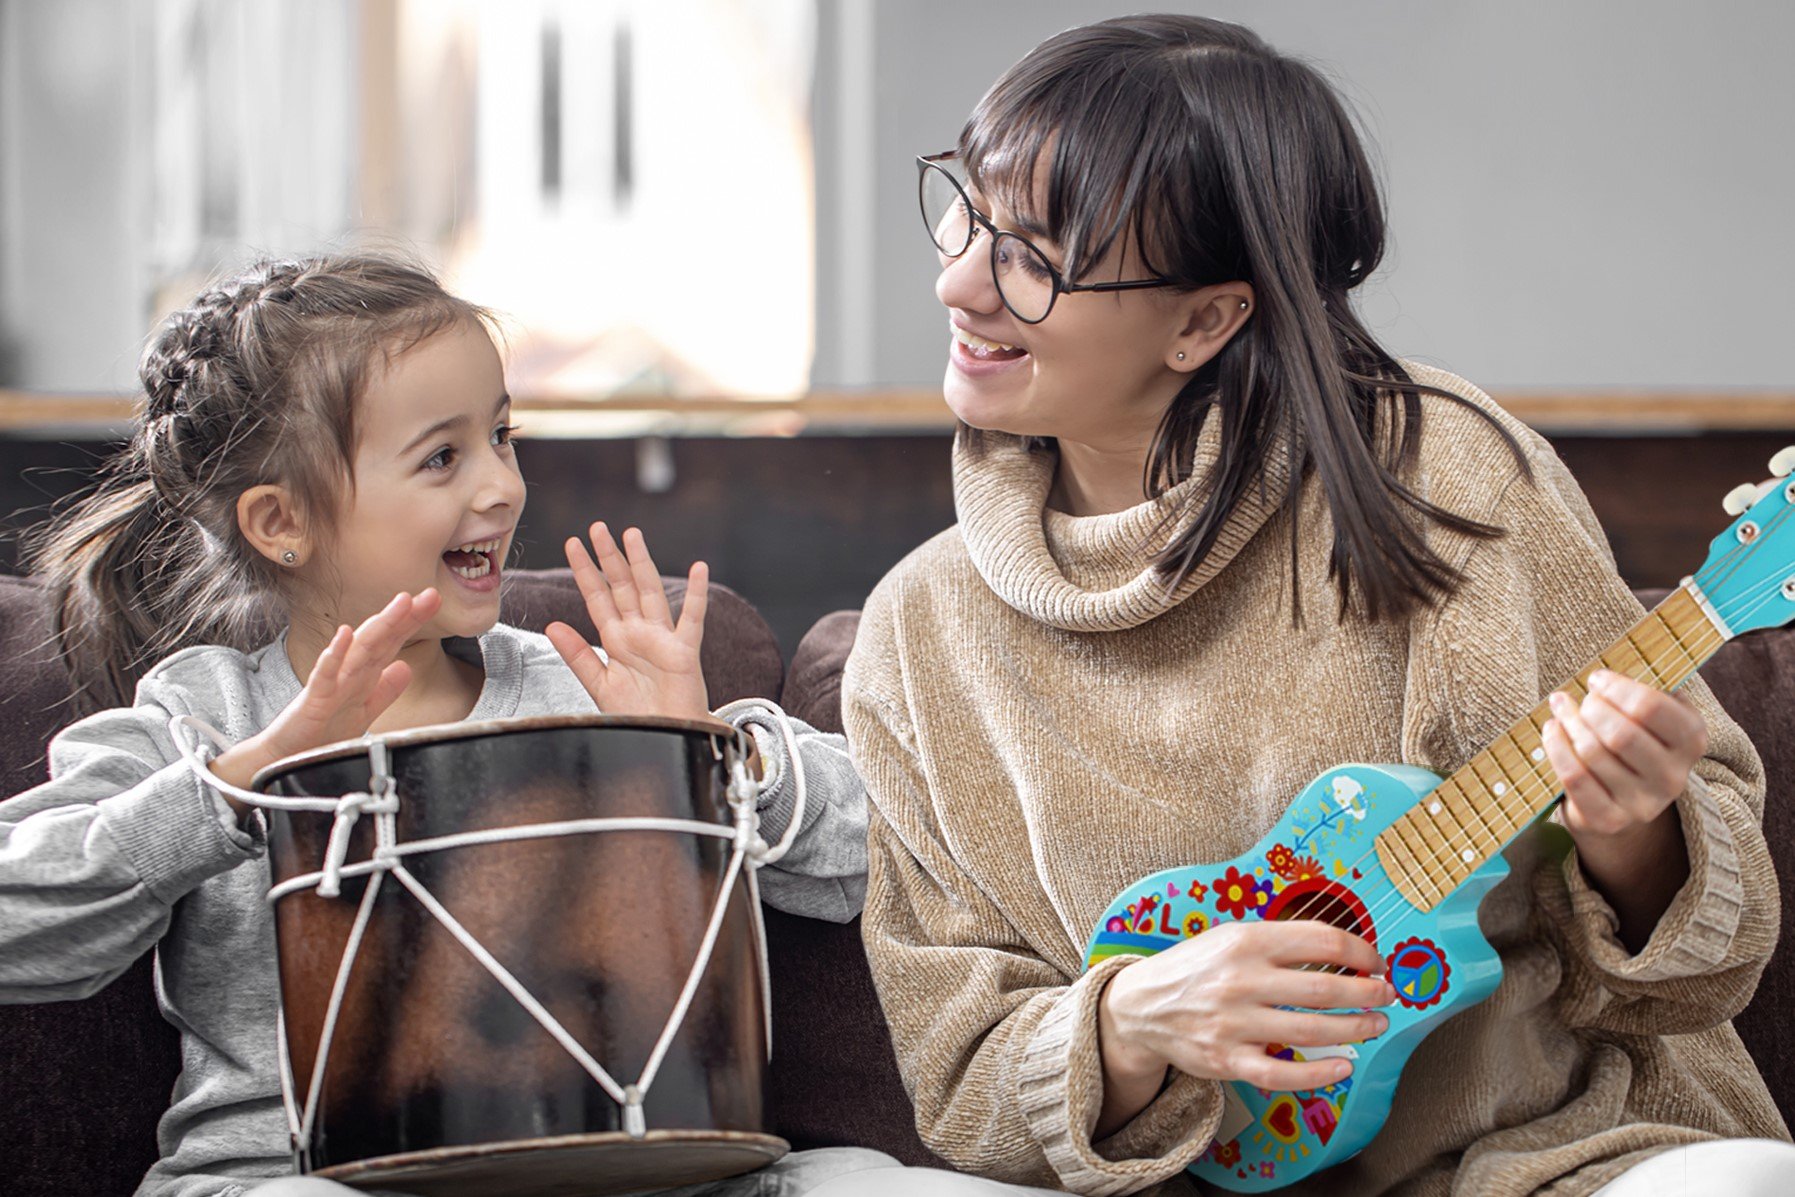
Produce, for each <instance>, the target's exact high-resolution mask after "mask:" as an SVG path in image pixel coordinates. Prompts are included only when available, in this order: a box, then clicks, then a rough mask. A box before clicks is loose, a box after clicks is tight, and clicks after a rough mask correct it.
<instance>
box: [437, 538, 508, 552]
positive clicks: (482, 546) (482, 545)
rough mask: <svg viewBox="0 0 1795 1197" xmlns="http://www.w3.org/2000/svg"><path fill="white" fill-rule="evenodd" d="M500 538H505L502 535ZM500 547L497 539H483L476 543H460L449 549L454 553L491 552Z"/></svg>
mask: <svg viewBox="0 0 1795 1197" xmlns="http://www.w3.org/2000/svg"><path fill="white" fill-rule="evenodd" d="M500 539H503V538H502V537H501V538H500ZM498 547H499V542H498V541H497V540H482V541H478V542H476V543H474V544H458V545H456V546H455V547H454V548H453V549H450V550H449V551H450V552H452V553H490V552H492V551H493V550H494V549H497V548H498Z"/></svg>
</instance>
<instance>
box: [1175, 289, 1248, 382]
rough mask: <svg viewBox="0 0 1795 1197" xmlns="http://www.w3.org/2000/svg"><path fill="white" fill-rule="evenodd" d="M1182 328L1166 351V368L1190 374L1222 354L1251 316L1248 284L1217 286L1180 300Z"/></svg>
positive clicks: (1193, 293)
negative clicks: (1182, 316) (1223, 347)
mask: <svg viewBox="0 0 1795 1197" xmlns="http://www.w3.org/2000/svg"><path fill="white" fill-rule="evenodd" d="M1179 309H1180V310H1181V311H1182V312H1183V314H1184V323H1183V326H1182V327H1180V328H1179V329H1178V332H1177V335H1176V336H1174V337H1173V338H1172V342H1171V344H1169V345H1168V346H1167V347H1166V365H1167V366H1169V367H1170V368H1172V369H1173V370H1176V371H1178V372H1179V373H1180V374H1189V373H1190V372H1191V371H1193V370H1195V369H1196V368H1197V367H1198V366H1201V365H1203V363H1205V362H1207V361H1208V360H1209V359H1210V358H1212V357H1214V356H1215V355H1216V354H1218V353H1220V352H1221V351H1222V346H1224V345H1226V344H1227V343H1228V342H1229V341H1230V340H1231V339H1232V338H1233V336H1234V334H1235V333H1237V332H1239V331H1240V326H1241V325H1243V324H1245V323H1246V322H1247V318H1248V317H1250V316H1251V315H1252V314H1253V288H1252V285H1251V284H1249V283H1216V284H1215V285H1213V286H1209V287H1200V288H1198V289H1197V290H1195V291H1192V292H1190V293H1189V294H1188V295H1184V296H1182V297H1180V302H1179Z"/></svg>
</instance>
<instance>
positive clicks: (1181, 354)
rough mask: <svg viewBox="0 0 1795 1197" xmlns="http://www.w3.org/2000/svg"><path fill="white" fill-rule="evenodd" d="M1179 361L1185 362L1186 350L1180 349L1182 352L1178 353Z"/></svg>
mask: <svg viewBox="0 0 1795 1197" xmlns="http://www.w3.org/2000/svg"><path fill="white" fill-rule="evenodd" d="M1178 360H1179V361H1183V360H1184V350H1182V349H1180V350H1179V351H1178Z"/></svg>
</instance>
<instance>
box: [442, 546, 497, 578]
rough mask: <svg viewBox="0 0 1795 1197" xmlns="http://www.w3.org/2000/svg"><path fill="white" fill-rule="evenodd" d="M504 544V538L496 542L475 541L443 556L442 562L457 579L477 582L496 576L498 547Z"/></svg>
mask: <svg viewBox="0 0 1795 1197" xmlns="http://www.w3.org/2000/svg"><path fill="white" fill-rule="evenodd" d="M504 542H505V538H504V537H502V536H501V537H499V538H498V539H496V540H481V541H475V542H474V543H472V544H464V545H459V546H457V547H455V548H452V549H450V550H449V551H448V552H446V553H444V554H443V561H444V562H446V563H447V564H448V567H449V569H450V570H451V571H452V572H453V573H455V574H456V575H457V576H458V577H461V578H464V579H466V580H467V581H469V582H478V581H480V580H481V579H482V578H486V577H489V576H491V575H493V574H496V573H497V572H498V570H499V562H498V557H497V556H496V554H497V553H498V551H499V546H500V545H501V544H503V543H504Z"/></svg>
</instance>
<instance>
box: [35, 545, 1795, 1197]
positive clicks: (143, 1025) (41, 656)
mask: <svg viewBox="0 0 1795 1197" xmlns="http://www.w3.org/2000/svg"><path fill="white" fill-rule="evenodd" d="M507 587H508V588H507V592H506V597H505V618H506V620H507V621H509V622H512V623H515V624H517V625H519V626H522V627H527V628H534V629H540V628H541V627H542V626H543V625H544V624H546V623H547V622H548V621H549V620H551V619H566V620H568V621H570V622H572V623H574V624H575V625H576V626H580V625H583V624H585V616H584V613H583V611H582V610H581V608H580V604H579V601H578V596H577V594H576V593H575V591H574V589H573V586H572V584H571V581H570V580H569V578H568V576H567V574H566V571H564V570H561V571H541V572H534V571H519V572H518V573H516V574H514V575H513V577H512V579H511V581H510V582H509V583H508V584H507ZM675 589H677V586H675ZM1656 597H1657V596H1655V595H1651V594H1642V595H1641V598H1642V599H1644V600H1645V601H1647V602H1648V603H1649V602H1651V601H1654V599H1655V598H1656ZM857 623H858V615H857V613H854V612H838V613H836V614H834V615H830V616H828V617H826V618H824V619H823V620H821V621H819V622H818V624H817V625H816V626H815V627H814V628H813V629H812V630H811V631H810V633H809V634H808V635H807V636H806V637H805V638H804V640H803V642H802V643H801V644H800V645H799V646H798V649H797V651H796V653H795V654H794V656H793V659H792V662H791V669H790V672H789V674H787V673H786V671H785V670H784V669H783V667H782V662H781V659H780V654H779V651H778V648H777V645H776V642H775V641H774V638H773V635H772V633H771V631H770V630H769V629H768V628H767V626H766V623H765V622H764V621H763V620H762V619H761V618H760V616H759V615H758V614H757V613H756V612H755V611H754V609H753V608H752V607H751V606H750V605H749V604H748V603H746V602H745V601H743V600H742V599H741V598H740V597H739V596H736V595H734V594H733V593H730V592H728V591H724V590H719V592H718V593H717V596H716V598H715V599H714V601H713V604H712V607H711V615H710V617H709V620H708V624H709V626H708V628H707V631H706V635H705V644H704V668H705V675H706V678H707V680H708V682H709V684H710V691H711V697H712V699H713V701H716V702H723V701H725V700H727V699H731V698H736V697H741V696H745V695H759V696H763V697H777V698H779V699H781V701H782V702H783V703H784V704H785V706H786V707H787V709H789V710H790V711H791V712H792V713H793V714H794V715H798V716H800V717H802V718H804V719H806V720H808V721H809V722H811V723H813V724H815V725H817V726H818V727H824V728H831V729H839V727H840V703H839V700H840V678H841V666H842V663H843V661H844V660H845V658H846V656H847V651H848V648H849V646H850V645H851V644H852V642H853V635H854V629H855V627H856V625H857ZM45 640H46V626H45V622H44V612H43V609H42V601H41V596H40V595H39V592H38V590H37V587H36V586H35V585H33V584H32V583H30V582H28V581H24V580H21V579H17V578H5V577H0V671H3V676H4V684H0V727H4V728H5V729H6V733H7V734H6V735H5V736H4V737H0V785H3V786H4V791H3V792H4V793H8V794H10V793H16V792H17V791H19V790H21V789H23V788H25V787H27V786H29V785H32V784H35V783H36V782H38V781H40V780H41V779H42V777H43V750H44V745H45V743H46V742H47V741H48V739H49V737H50V735H51V734H52V733H53V732H54V730H55V729H56V728H57V727H58V726H59V725H60V724H62V723H63V722H66V720H67V710H66V706H65V705H64V700H65V699H66V694H67V679H66V677H65V676H64V675H63V673H62V671H61V669H60V667H59V666H57V664H56V663H55V661H54V658H53V656H52V655H51V654H50V653H49V652H48V650H47V649H46V647H45ZM1704 673H1705V675H1706V676H1707V678H1708V679H1709V681H1710V682H1711V683H1712V684H1713V686H1714V688H1715V690H1716V691H1717V692H1718V693H1719V695H1720V699H1721V701H1722V702H1723V703H1724V704H1725V705H1726V707H1727V709H1728V710H1729V711H1731V712H1732V713H1733V715H1734V716H1735V717H1736V718H1738V719H1739V720H1740V722H1741V723H1743V724H1744V725H1745V728H1746V730H1747V731H1748V732H1749V733H1750V734H1751V736H1752V738H1753V740H1754V742H1755V743H1756V744H1757V745H1758V748H1759V751H1760V752H1761V753H1762V754H1763V756H1764V759H1765V763H1766V766H1767V767H1768V769H1769V773H1770V792H1769V798H1768V802H1767V811H1766V817H1765V825H1766V832H1767V834H1768V835H1769V838H1770V843H1771V847H1772V849H1773V851H1774V852H1775V853H1776V855H1777V858H1778V864H1779V869H1780V873H1781V875H1782V877H1783V878H1784V885H1785V891H1784V892H1785V897H1784V910H1785V912H1787V911H1788V910H1790V909H1791V908H1792V907H1795V901H1792V899H1795V894H1791V893H1790V892H1789V890H1788V888H1787V887H1788V879H1789V878H1790V877H1792V876H1795V724H1792V723H1791V720H1790V717H1789V712H1790V711H1795V630H1783V631H1777V632H1768V633H1761V634H1759V635H1756V636H1753V637H1747V638H1745V639H1742V640H1740V641H1736V642H1734V643H1733V644H1730V645H1728V646H1726V647H1725V648H1724V649H1723V650H1722V651H1721V652H1720V654H1719V655H1718V656H1717V657H1716V659H1715V660H1714V661H1712V662H1711V663H1710V664H1709V665H1708V667H1707V669H1705V670H1704ZM1785 917H1786V916H1785ZM767 929H768V951H769V956H770V959H771V967H772V978H773V1009H774V1015H773V1019H774V1045H775V1046H774V1054H773V1064H772V1069H771V1075H770V1078H769V1086H768V1088H769V1092H768V1100H769V1117H770V1121H771V1125H772V1129H773V1130H774V1131H775V1132H777V1133H779V1134H781V1135H784V1136H785V1137H786V1138H788V1139H790V1140H791V1141H792V1143H793V1144H794V1145H795V1146H798V1147H813V1146H828V1145H834V1144H850V1143H852V1144H862V1145H866V1146H872V1147H878V1148H881V1149H883V1150H886V1151H889V1152H891V1153H892V1154H893V1155H896V1156H897V1157H899V1158H900V1159H904V1160H906V1161H910V1162H927V1161H930V1160H931V1159H932V1157H930V1156H929V1155H928V1153H927V1152H926V1150H925V1149H924V1148H923V1147H922V1145H921V1143H920V1142H919V1141H918V1140H917V1138H916V1134H915V1131H914V1128H913V1125H912V1121H911V1113H910V1106H909V1102H908V1100H907V1099H906V1097H905V1095H904V1091H903V1087H902V1085H901V1083H900V1082H899V1079H898V1076H897V1070H896V1065H895V1062H894V1060H893V1057H892V1052H891V1047H890V1044H889V1041H888V1039H887V1036H886V1026H885V1022H884V1019H883V1018H882V1017H881V1015H880V1012H879V1007H878V1002H877V999H876V997H875V996H874V993H873V989H872V984H871V980H870V978H869V977H868V975H867V970H866V964H865V960H864V957H863V955H862V952H861V948H860V939H859V928H858V925H857V924H849V925H847V926H836V925H834V924H827V923H818V922H813V921H811V920H807V919H799V918H793V917H790V916H786V915H782V914H779V913H778V912H776V911H769V912H768V921H767ZM1792 961H1795V955H1792V953H1791V952H1790V951H1789V950H1788V949H1787V948H1785V949H1784V950H1782V951H1780V952H1779V953H1778V955H1777V957H1776V959H1775V960H1774V961H1773V962H1772V964H1771V968H1770V971H1769V972H1768V973H1767V974H1766V975H1765V978H1764V981H1763V983H1762V984H1761V986H1760V987H1759V990H1758V995H1757V998H1756V999H1755V1000H1754V1001H1753V1003H1752V1005H1751V1006H1750V1008H1749V1009H1747V1010H1746V1011H1745V1012H1744V1013H1743V1014H1742V1015H1741V1016H1740V1017H1739V1019H1738V1021H1737V1025H1738V1028H1739V1032H1740V1034H1741V1035H1742V1036H1743V1037H1744V1039H1745V1042H1746V1044H1747V1046H1748V1047H1749V1048H1750V1049H1751V1052H1752V1055H1753V1056H1754V1057H1755V1058H1756V1060H1757V1061H1758V1064H1759V1066H1760V1068H1761V1069H1762V1070H1763V1072H1764V1074H1765V1076H1766V1078H1767V1079H1768V1080H1769V1082H1770V1086H1771V1090H1772V1092H1773V1093H1775V1095H1776V1098H1777V1101H1778V1103H1779V1105H1780V1106H1781V1107H1782V1109H1783V1111H1784V1114H1785V1116H1789V1115H1791V1114H1795V1076H1791V1075H1790V1074H1789V1071H1788V1068H1789V1066H1790V1065H1791V1064H1795V1028H1791V1027H1790V1026H1789V1018H1788V1014H1789V1011H1790V1010H1791V1009H1792V1008H1795V1007H1792V1006H1791V1002H1792V1001H1795V962H1792ZM176 1043H177V1041H176V1036H175V1033H174V1031H173V1030H172V1029H170V1028H169V1027H168V1025H167V1024H166V1023H164V1022H163V1021H162V1019H161V1018H160V1017H159V1016H158V1014H157V1013H156V1009H155V1003H154V998H153V996H152V992H151V979H150V968H149V961H148V959H147V958H146V959H144V960H141V961H139V962H138V964H137V965H136V966H134V967H133V968H132V969H131V970H130V971H129V972H127V973H126V974H125V975H124V976H123V977H121V978H119V979H118V980H117V981H116V982H114V983H113V984H112V985H111V986H109V987H108V988H107V989H106V990H104V991H103V992H101V993H100V994H98V995H96V996H94V997H92V998H89V999H88V1000H86V1001H84V1002H67V1003H50V1004H45V1005H40V1006H12V1007H0V1053H3V1056H0V1059H3V1060H4V1064H3V1065H0V1192H4V1193H5V1194H8V1195H9V1197H69V1195H72V1194H76V1193H79V1194H83V1195H84V1197H124V1195H126V1194H129V1193H130V1192H131V1191H132V1190H133V1189H134V1188H135V1187H136V1184H137V1181H138V1179H139V1177H141V1175H142V1174H143V1171H144V1169H145V1168H147V1167H148V1166H149V1164H150V1162H151V1161H152V1160H153V1159H154V1158H155V1154H156V1150H155V1126H156V1120H157V1118H158V1116H159V1115H160V1114H161V1112H162V1110H163V1108H164V1106H165V1104H166V1102H167V1098H168V1094H169V1090H170V1087H171V1086H172V1084H173V1082H174V1077H175V1073H176V1070H177V1068H178V1057H177V1053H176Z"/></svg>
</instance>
